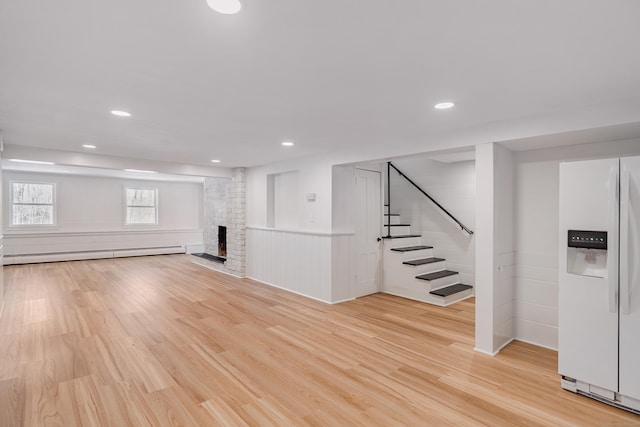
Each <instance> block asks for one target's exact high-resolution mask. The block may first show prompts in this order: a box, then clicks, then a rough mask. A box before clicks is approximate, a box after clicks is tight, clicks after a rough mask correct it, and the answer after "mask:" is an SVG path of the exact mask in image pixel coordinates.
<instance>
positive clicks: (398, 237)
mask: <svg viewBox="0 0 640 427" xmlns="http://www.w3.org/2000/svg"><path fill="white" fill-rule="evenodd" d="M409 237H422V235H421V234H401V235H398V236H384V237H383V239H408V238H409Z"/></svg>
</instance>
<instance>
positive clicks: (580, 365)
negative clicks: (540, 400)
mask: <svg viewBox="0 0 640 427" xmlns="http://www.w3.org/2000/svg"><path fill="white" fill-rule="evenodd" d="M618 172H619V159H603V160H592V161H584V162H570V163H562V164H561V165H560V200H559V202H560V218H559V220H560V221H559V225H560V242H559V243H560V247H559V250H560V257H559V298H558V303H559V310H558V314H559V319H558V350H559V352H558V370H559V373H560V374H561V375H565V376H568V377H571V378H575V379H577V380H579V381H583V382H585V383H588V384H591V385H594V386H597V387H601V388H604V389H607V390H611V391H617V390H618V306H617V299H618V279H617V276H618V215H619V207H618V203H619V201H618V182H619V181H618V177H619V173H618ZM569 230H591V231H602V232H607V240H608V245H607V249H606V254H605V253H603V250H598V249H589V250H591V251H600V252H594V253H593V254H591V255H590V254H584V253H583V251H580V250H575V248H572V247H569V245H568V244H569V242H568V231H569ZM572 256H574V257H576V256H581V257H583V258H585V260H586V261H588V259H592V260H597V259H599V258H602V257H604V256H606V269H605V271H604V274H602V276H604V277H594V276H588V275H582V274H580V273H579V272H576V271H573V272H572V270H571V269H570V265H571V264H570V263H569V257H572Z"/></svg>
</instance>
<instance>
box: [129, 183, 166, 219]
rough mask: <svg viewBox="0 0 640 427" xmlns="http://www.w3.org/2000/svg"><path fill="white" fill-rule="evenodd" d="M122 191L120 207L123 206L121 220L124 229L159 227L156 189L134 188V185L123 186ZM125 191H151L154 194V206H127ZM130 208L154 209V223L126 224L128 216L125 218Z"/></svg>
mask: <svg viewBox="0 0 640 427" xmlns="http://www.w3.org/2000/svg"><path fill="white" fill-rule="evenodd" d="M122 188H123V191H122V201H123V203H122V206H123V218H122V222H123V224H124V226H125V227H127V228H129V227H131V228H135V227H141V228H149V227H158V226H159V225H160V213H159V212H160V210H159V208H158V195H159V194H158V193H159V191H158V187H141V186H136V185H127V184H124V185H123V186H122ZM127 190H145V191H153V192H154V201H155V205H154V206H129V204H128V202H127ZM130 207H132V208H150V207H153V208H155V222H153V223H136V222H134V223H129V222H127V220H128V216H127V210H128V209H129V208H130Z"/></svg>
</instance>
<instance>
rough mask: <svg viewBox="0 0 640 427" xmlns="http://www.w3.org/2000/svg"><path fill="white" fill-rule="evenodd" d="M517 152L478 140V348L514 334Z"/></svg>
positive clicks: (495, 345)
mask: <svg viewBox="0 0 640 427" xmlns="http://www.w3.org/2000/svg"><path fill="white" fill-rule="evenodd" d="M513 180H514V161H513V154H512V153H511V152H510V151H509V150H507V149H506V148H504V147H501V146H499V145H497V144H495V143H488V144H480V145H478V146H476V186H477V189H476V224H477V226H476V239H477V240H476V349H477V350H478V351H481V352H484V353H488V354H495V353H496V352H498V351H499V350H500V349H501V348H502V347H503V346H504V345H506V344H507V343H508V342H509V341H510V340H511V339H512V338H513V262H514V261H513V260H514V250H515V244H514V238H513V232H514V221H515V218H514V207H513V205H514V187H513Z"/></svg>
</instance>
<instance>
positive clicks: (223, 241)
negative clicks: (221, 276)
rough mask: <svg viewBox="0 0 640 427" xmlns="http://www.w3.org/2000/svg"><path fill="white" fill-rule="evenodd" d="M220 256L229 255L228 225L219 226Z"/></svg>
mask: <svg viewBox="0 0 640 427" xmlns="http://www.w3.org/2000/svg"><path fill="white" fill-rule="evenodd" d="M218 256H219V257H223V258H226V257H227V227H225V226H223V225H219V226H218Z"/></svg>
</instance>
